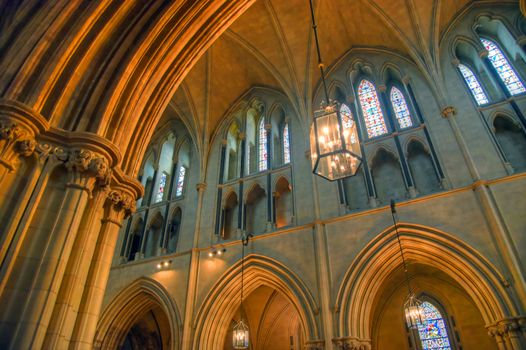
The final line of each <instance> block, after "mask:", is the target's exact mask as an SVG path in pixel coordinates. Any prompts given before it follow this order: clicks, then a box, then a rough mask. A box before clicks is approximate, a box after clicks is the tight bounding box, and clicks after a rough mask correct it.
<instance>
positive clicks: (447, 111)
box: [440, 106, 457, 118]
mask: <svg viewBox="0 0 526 350" xmlns="http://www.w3.org/2000/svg"><path fill="white" fill-rule="evenodd" d="M440 114H442V117H444V118H448V117H450V116H451V115H455V114H457V109H456V108H455V107H453V106H446V107H444V108H442V111H440Z"/></svg>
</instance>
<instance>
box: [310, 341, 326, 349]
mask: <svg viewBox="0 0 526 350" xmlns="http://www.w3.org/2000/svg"><path fill="white" fill-rule="evenodd" d="M324 348H325V342H324V341H323V340H309V341H307V342H306V343H305V349H307V350H323V349H324Z"/></svg>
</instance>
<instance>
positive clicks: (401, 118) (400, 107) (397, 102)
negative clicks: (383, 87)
mask: <svg viewBox="0 0 526 350" xmlns="http://www.w3.org/2000/svg"><path fill="white" fill-rule="evenodd" d="M391 103H392V104H393V110H394V112H395V115H396V120H397V121H398V125H399V126H400V129H404V128H409V127H410V126H413V121H412V120H411V113H410V112H409V107H407V103H406V102H405V98H404V94H402V91H400V90H399V89H398V88H397V87H396V86H393V87H392V88H391Z"/></svg>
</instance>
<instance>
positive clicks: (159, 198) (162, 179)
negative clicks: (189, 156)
mask: <svg viewBox="0 0 526 350" xmlns="http://www.w3.org/2000/svg"><path fill="white" fill-rule="evenodd" d="M167 179H168V174H167V173H166V172H165V171H163V172H162V173H161V177H160V178H159V188H158V189H157V195H156V196H155V203H157V202H161V201H162V200H163V198H164V192H165V189H166V180H167Z"/></svg>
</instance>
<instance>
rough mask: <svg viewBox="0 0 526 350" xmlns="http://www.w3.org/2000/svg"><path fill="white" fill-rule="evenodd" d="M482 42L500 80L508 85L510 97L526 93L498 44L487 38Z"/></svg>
mask: <svg viewBox="0 0 526 350" xmlns="http://www.w3.org/2000/svg"><path fill="white" fill-rule="evenodd" d="M480 41H481V42H482V44H483V45H484V47H485V48H486V50H488V58H489V60H490V62H491V64H492V65H493V68H495V70H496V71H497V73H498V74H499V76H500V79H501V80H502V82H503V83H504V85H506V88H507V89H508V91H509V93H510V95H518V94H522V93H524V92H526V89H525V88H524V85H523V84H522V82H521V80H520V78H519V76H518V75H517V73H516V72H515V71H514V70H513V68H512V67H511V65H510V63H509V62H508V59H507V58H506V56H504V54H503V53H502V51H501V50H500V49H499V47H498V46H497V44H495V43H494V42H493V41H491V40H488V39H485V38H480Z"/></svg>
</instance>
